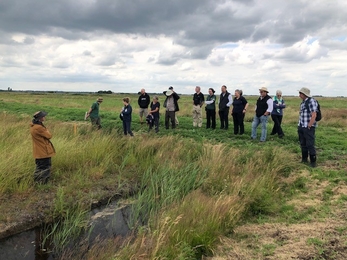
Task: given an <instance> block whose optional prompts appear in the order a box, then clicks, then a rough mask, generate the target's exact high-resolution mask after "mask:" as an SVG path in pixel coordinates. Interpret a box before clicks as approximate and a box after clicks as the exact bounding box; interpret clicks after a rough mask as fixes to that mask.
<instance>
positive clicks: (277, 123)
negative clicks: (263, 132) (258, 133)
mask: <svg viewBox="0 0 347 260" xmlns="http://www.w3.org/2000/svg"><path fill="white" fill-rule="evenodd" d="M271 118H272V121H274V126H273V128H272V131H271V134H272V135H275V134H278V136H280V137H282V136H283V135H284V134H283V130H282V127H281V124H282V118H283V116H280V115H271Z"/></svg>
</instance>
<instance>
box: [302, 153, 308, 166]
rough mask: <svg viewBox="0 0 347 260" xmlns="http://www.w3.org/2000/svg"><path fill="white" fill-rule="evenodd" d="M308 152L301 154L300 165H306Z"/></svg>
mask: <svg viewBox="0 0 347 260" xmlns="http://www.w3.org/2000/svg"><path fill="white" fill-rule="evenodd" d="M307 158H308V152H301V162H302V163H308V160H307Z"/></svg>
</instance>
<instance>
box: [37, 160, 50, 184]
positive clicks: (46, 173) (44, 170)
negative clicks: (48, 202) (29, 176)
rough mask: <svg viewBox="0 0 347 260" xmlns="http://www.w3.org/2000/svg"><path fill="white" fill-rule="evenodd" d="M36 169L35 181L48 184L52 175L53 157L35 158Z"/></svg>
mask: <svg viewBox="0 0 347 260" xmlns="http://www.w3.org/2000/svg"><path fill="white" fill-rule="evenodd" d="M35 164H36V169H35V172H34V181H35V182H37V183H41V184H46V183H47V182H48V180H49V178H50V177H51V166H52V161H51V158H50V157H49V158H43V159H35Z"/></svg>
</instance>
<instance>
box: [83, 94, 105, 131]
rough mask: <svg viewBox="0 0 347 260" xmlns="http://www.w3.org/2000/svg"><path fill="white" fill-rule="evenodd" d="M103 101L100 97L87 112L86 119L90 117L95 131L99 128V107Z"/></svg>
mask: <svg viewBox="0 0 347 260" xmlns="http://www.w3.org/2000/svg"><path fill="white" fill-rule="evenodd" d="M103 100H104V99H103V98H102V97H99V98H98V99H97V100H96V101H95V102H94V103H93V104H92V106H91V107H90V109H89V111H88V112H87V116H86V119H87V118H88V117H90V121H91V122H92V125H93V126H95V127H97V129H100V128H101V119H100V116H99V107H100V104H101V103H102V101H103Z"/></svg>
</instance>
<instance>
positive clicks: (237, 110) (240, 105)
mask: <svg viewBox="0 0 347 260" xmlns="http://www.w3.org/2000/svg"><path fill="white" fill-rule="evenodd" d="M247 108H248V102H247V100H246V99H245V97H244V96H242V90H240V89H236V90H235V98H234V100H233V109H232V111H231V115H232V117H233V123H234V134H235V135H237V134H240V135H243V134H244V133H245V126H244V123H243V121H244V118H245V113H246V111H247Z"/></svg>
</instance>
